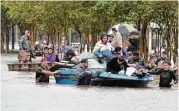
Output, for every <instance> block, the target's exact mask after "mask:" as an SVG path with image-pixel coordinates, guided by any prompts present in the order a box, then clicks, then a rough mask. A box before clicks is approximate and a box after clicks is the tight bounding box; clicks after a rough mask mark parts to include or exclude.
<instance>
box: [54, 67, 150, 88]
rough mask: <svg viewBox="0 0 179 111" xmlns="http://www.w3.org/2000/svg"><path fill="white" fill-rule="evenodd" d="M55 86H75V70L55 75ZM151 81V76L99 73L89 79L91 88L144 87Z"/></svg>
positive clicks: (62, 71)
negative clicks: (139, 76)
mask: <svg viewBox="0 0 179 111" xmlns="http://www.w3.org/2000/svg"><path fill="white" fill-rule="evenodd" d="M55 80H56V84H70V85H77V77H76V72H75V69H69V70H59V74H57V75H55ZM152 80H153V76H148V77H143V78H138V77H133V76H127V75H123V74H109V73H106V72H102V73H100V74H99V75H98V76H97V77H96V78H92V79H91V83H90V85H92V86H122V87H145V86H147V84H148V83H149V82H150V81H152Z"/></svg>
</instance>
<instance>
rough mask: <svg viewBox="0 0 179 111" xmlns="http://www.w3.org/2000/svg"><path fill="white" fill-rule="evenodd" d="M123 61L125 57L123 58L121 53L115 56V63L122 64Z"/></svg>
mask: <svg viewBox="0 0 179 111" xmlns="http://www.w3.org/2000/svg"><path fill="white" fill-rule="evenodd" d="M124 61H125V59H124V57H123V56H121V55H119V56H117V63H118V64H122V63H123V62H124Z"/></svg>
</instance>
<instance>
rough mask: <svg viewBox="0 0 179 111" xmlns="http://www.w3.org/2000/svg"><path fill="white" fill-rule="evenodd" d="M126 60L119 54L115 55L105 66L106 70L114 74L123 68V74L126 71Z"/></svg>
mask: <svg viewBox="0 0 179 111" xmlns="http://www.w3.org/2000/svg"><path fill="white" fill-rule="evenodd" d="M127 67H128V65H127V62H126V61H125V59H124V57H123V56H121V55H119V56H117V57H114V58H112V59H111V60H110V61H109V62H108V63H107V66H106V71H107V72H111V73H114V74H118V72H119V71H121V70H124V74H126V71H127Z"/></svg>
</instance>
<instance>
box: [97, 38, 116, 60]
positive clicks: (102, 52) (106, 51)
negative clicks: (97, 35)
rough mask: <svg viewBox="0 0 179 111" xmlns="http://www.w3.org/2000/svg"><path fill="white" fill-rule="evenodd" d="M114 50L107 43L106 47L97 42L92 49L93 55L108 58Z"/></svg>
mask: <svg viewBox="0 0 179 111" xmlns="http://www.w3.org/2000/svg"><path fill="white" fill-rule="evenodd" d="M113 50H114V48H113V47H112V46H111V44H110V43H109V42H107V43H106V45H104V44H102V41H101V40H100V41H98V42H97V43H96V44H95V47H94V49H93V54H94V55H95V56H97V57H110V56H111V55H112V51H113Z"/></svg>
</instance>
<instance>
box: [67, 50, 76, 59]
mask: <svg viewBox="0 0 179 111" xmlns="http://www.w3.org/2000/svg"><path fill="white" fill-rule="evenodd" d="M67 56H68V59H72V58H73V57H74V56H76V55H75V53H74V52H73V51H72V50H70V51H69V52H68V54H67Z"/></svg>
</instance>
